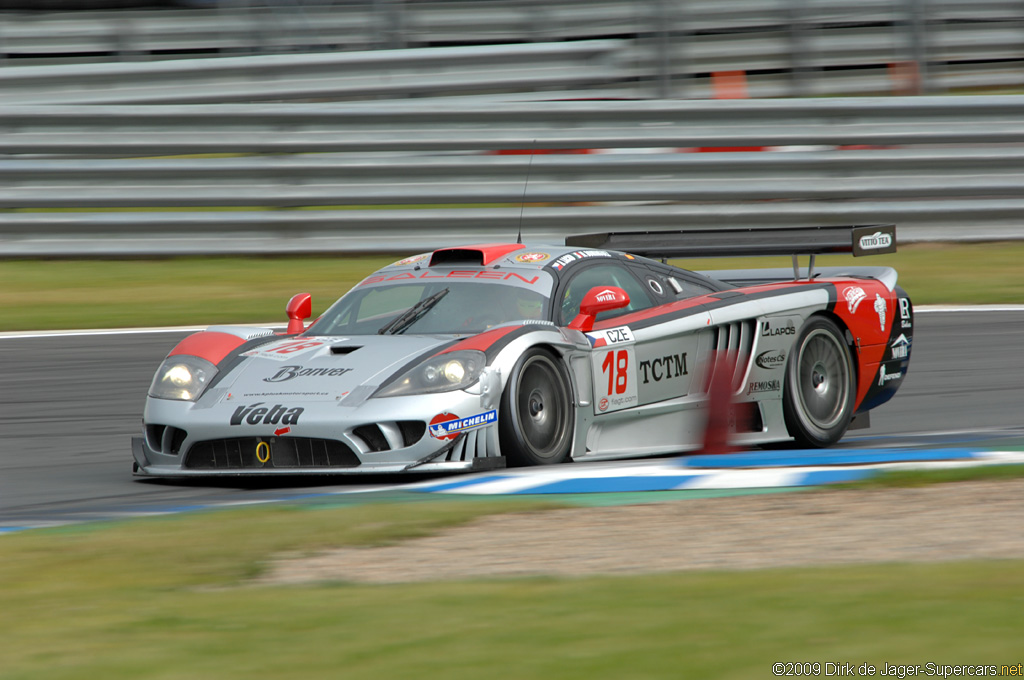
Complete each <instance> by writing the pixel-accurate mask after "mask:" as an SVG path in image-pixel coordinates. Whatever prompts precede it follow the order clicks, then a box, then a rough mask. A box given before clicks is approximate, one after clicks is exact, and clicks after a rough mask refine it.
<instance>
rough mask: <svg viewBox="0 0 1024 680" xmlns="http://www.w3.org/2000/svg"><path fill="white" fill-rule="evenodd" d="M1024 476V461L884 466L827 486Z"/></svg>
mask: <svg viewBox="0 0 1024 680" xmlns="http://www.w3.org/2000/svg"><path fill="white" fill-rule="evenodd" d="M1022 477H1024V465H1018V464H1011V465H979V466H975V467H964V468H944V469H938V470H884V471H882V472H881V473H879V474H877V475H874V476H872V477H868V478H867V479H861V480H857V481H855V482H845V483H843V484H836V485H832V486H830V487H826V488H831V489H834V490H837V491H841V490H843V489H848V488H849V489H893V488H906V487H919V486H931V485H933V484H947V483H950V482H979V481H989V480H1006V479H1020V478H1022Z"/></svg>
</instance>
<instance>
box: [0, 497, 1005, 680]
mask: <svg viewBox="0 0 1024 680" xmlns="http://www.w3.org/2000/svg"><path fill="white" fill-rule="evenodd" d="M530 507H531V506H530V505H528V504H527V505H523V504H521V503H520V504H518V505H515V504H510V503H509V502H508V501H504V502H495V501H485V502H482V503H481V504H478V503H476V502H472V503H470V502H461V503H460V502H442V501H439V502H434V503H415V504H394V505H371V506H354V507H351V506H350V507H344V508H336V509H329V510H324V509H317V510H309V509H298V508H292V509H281V508H275V509H266V508H264V509H250V510H243V511H220V512H215V513H209V514H203V515H198V516H196V515H192V516H176V517H173V518H164V519H159V520H147V521H133V522H127V523H119V524H112V525H88V526H87V527H85V528H71V529H56V530H46V531H33V532H26V533H21V534H14V535H10V536H5V537H3V538H2V539H0V550H2V554H3V559H2V560H0V583H2V584H3V585H2V586H0V611H2V615H0V659H2V663H0V678H4V679H5V680H14V679H19V680H20V679H28V678H32V679H33V680H36V679H39V678H46V679H50V678H53V679H65V678H66V679H72V678H83V679H86V678H87V679H90V680H91V679H93V678H104V679H105V680H118V679H121V678H125V679H127V678H131V679H132V680H135V679H138V678H161V679H168V680H170V679H176V678H190V679H191V678H218V679H231V678H239V679H246V680H249V679H252V680H259V679H261V678H268V679H270V678H273V679H275V680H276V679H278V678H281V677H286V678H345V679H346V680H360V679H362V678H367V679H371V678H372V679H375V680H376V679H379V678H389V679H391V678H395V679H401V678H410V679H417V680H419V679H421V678H444V679H445V680H460V679H463V678H465V679H471V678H472V679H477V678H480V677H488V678H495V679H498V678H516V679H518V678H566V679H577V678H578V679H580V680H583V679H587V680H600V679H603V678H608V679H615V680H619V679H621V678H673V679H675V678H683V677H694V678H760V677H771V665H772V663H774V662H777V661H808V662H819V663H821V664H824V663H826V662H849V663H853V664H854V665H859V664H861V663H871V664H874V665H876V666H877V667H879V668H881V666H882V664H883V663H890V664H896V663H900V664H925V663H927V662H935V663H948V664H964V663H979V664H980V663H985V664H989V663H996V664H1010V663H1017V662H1018V661H1020V659H1018V658H1017V656H1019V651H1020V644H1019V632H1020V625H1019V624H1020V610H1021V607H1022V606H1024V562H1021V561H988V562H963V563H953V564H928V565H878V566H857V567H829V568H803V569H789V570H763V571H754V572H741V573H713V572H691V573H670V574H660V575H638V576H619V577H610V576H606V577H587V578H566V579H558V578H522V579H488V578H487V575H486V574H481V575H480V578H479V579H475V580H470V581H458V582H455V581H435V582H433V583H428V584H402V585H392V586H367V585H354V584H346V583H326V584H317V585H306V586H255V585H251V584H249V583H247V579H250V578H251V577H252V576H253V575H255V574H257V573H258V572H259V571H260V570H261V568H262V565H263V564H264V563H265V562H266V560H268V559H269V558H270V557H272V556H274V555H278V554H280V553H282V552H288V553H298V554H301V553H306V552H309V551H313V550H316V549H322V548H324V547H328V546H340V545H350V544H365V543H368V542H372V543H377V542H381V541H392V540H399V539H400V538H402V537H404V536H412V535H419V534H422V533H424V532H429V531H432V530H435V529H436V528H438V527H442V526H449V525H451V524H456V523H459V522H462V521H465V520H466V519H467V518H469V517H471V516H473V515H476V514H480V513H487V512H498V511H502V510H509V509H513V510H515V509H521V510H522V509H529V508H530ZM677 538H679V540H685V539H684V538H683V537H677ZM452 559H453V560H457V559H459V555H458V554H453V555H452ZM821 675H824V673H823V672H822V674H821Z"/></svg>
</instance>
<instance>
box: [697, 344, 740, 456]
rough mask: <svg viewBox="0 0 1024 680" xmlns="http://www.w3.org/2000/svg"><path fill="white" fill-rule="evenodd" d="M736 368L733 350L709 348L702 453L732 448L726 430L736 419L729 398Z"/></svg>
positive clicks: (723, 451) (728, 451)
mask: <svg viewBox="0 0 1024 680" xmlns="http://www.w3.org/2000/svg"><path fill="white" fill-rule="evenodd" d="M735 368H736V356H735V354H734V353H733V352H719V351H716V352H712V353H711V356H710V358H709V360H708V368H707V370H708V371H710V374H711V375H710V380H709V381H708V383H707V385H708V418H707V423H706V425H705V426H704V443H703V445H702V446H701V453H705V454H712V455H718V454H723V453H730V452H732V451H733V449H732V447H730V446H729V431H730V429H731V425H730V424H731V423H732V422H733V421H734V420H735V414H734V411H733V401H732V376H733V374H734V369H735Z"/></svg>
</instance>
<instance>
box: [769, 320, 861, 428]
mask: <svg viewBox="0 0 1024 680" xmlns="http://www.w3.org/2000/svg"><path fill="white" fill-rule="evenodd" d="M853 378H854V372H853V359H852V358H851V357H850V350H849V348H848V347H847V345H846V341H845V340H844V339H843V333H842V331H841V330H840V328H839V326H837V325H836V324H835V322H833V321H832V320H830V319H827V318H825V317H812V318H811V319H809V320H808V321H807V323H806V324H804V327H803V328H802V329H801V330H800V334H799V335H798V336H797V340H796V343H795V344H794V346H793V350H792V351H791V352H790V354H789V362H788V363H787V364H786V385H785V389H784V391H783V395H782V410H783V414H784V415H785V418H786V428H787V429H788V430H789V434H790V436H791V437H793V438H794V439H795V440H796V441H797V442H798V443H799V444H801V445H803V446H809V447H823V446H829V445H830V444H834V443H835V442H837V441H839V440H840V439H841V438H842V436H843V434H845V433H846V428H847V427H848V426H849V424H850V419H851V417H852V416H853V403H854V379H853Z"/></svg>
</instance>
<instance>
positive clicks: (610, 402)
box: [593, 345, 637, 413]
mask: <svg viewBox="0 0 1024 680" xmlns="http://www.w3.org/2000/svg"><path fill="white" fill-rule="evenodd" d="M593 357H594V359H593V366H594V412H595V413H607V412H609V411H618V410H619V409H624V408H629V407H631V406H636V405H637V391H636V352H635V351H634V349H633V347H632V346H628V347H623V346H622V345H618V346H615V345H612V346H610V347H608V348H607V349H605V348H603V347H602V348H600V349H598V350H596V351H595V352H594V354H593Z"/></svg>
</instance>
